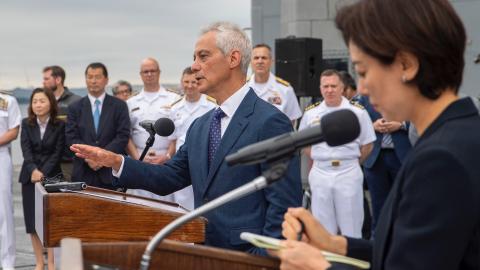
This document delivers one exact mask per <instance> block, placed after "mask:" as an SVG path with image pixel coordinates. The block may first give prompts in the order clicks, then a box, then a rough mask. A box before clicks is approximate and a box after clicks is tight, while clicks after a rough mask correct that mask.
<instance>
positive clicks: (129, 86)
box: [112, 80, 133, 95]
mask: <svg viewBox="0 0 480 270" xmlns="http://www.w3.org/2000/svg"><path fill="white" fill-rule="evenodd" d="M122 85H124V86H126V87H128V90H130V93H132V90H133V89H132V85H131V84H130V83H129V82H127V81H124V80H119V81H118V82H116V83H115V84H114V85H113V87H112V93H113V94H114V95H116V94H117V92H118V87H120V86H122Z"/></svg>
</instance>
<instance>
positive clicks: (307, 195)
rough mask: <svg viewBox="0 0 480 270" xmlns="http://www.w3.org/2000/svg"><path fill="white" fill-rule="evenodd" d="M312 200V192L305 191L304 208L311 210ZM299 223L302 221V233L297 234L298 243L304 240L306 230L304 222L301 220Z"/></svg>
mask: <svg viewBox="0 0 480 270" xmlns="http://www.w3.org/2000/svg"><path fill="white" fill-rule="evenodd" d="M310 198H311V194H310V190H308V189H307V190H305V193H303V199H302V207H303V208H305V209H307V210H308V209H309V208H310ZM299 221H300V231H299V232H298V234H297V241H300V240H302V235H303V231H304V230H305V224H303V221H301V220H299Z"/></svg>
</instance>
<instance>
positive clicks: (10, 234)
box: [0, 92, 22, 270]
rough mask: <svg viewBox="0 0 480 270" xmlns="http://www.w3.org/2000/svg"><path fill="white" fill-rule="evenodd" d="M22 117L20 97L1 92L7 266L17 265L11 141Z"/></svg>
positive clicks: (0, 170) (1, 227)
mask: <svg viewBox="0 0 480 270" xmlns="http://www.w3.org/2000/svg"><path fill="white" fill-rule="evenodd" d="M21 121H22V116H21V114H20V108H19V107H18V103H17V100H16V99H15V98H14V97H13V96H11V95H9V94H6V93H2V92H0V236H1V239H0V242H1V247H0V262H1V266H2V269H4V270H11V269H14V266H15V227H14V220H13V201H12V177H13V166H12V157H11V153H10V151H11V150H10V142H11V141H13V140H15V139H16V138H17V136H18V132H19V130H20V123H21Z"/></svg>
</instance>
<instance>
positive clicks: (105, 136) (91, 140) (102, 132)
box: [65, 95, 130, 185]
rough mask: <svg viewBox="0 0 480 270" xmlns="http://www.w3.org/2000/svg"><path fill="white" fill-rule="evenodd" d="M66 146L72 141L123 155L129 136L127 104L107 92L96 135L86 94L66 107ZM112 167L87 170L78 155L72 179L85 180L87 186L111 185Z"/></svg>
mask: <svg viewBox="0 0 480 270" xmlns="http://www.w3.org/2000/svg"><path fill="white" fill-rule="evenodd" d="M65 133H66V140H67V146H68V147H70V145H72V144H75V143H80V144H88V145H93V146H98V147H101V148H104V149H107V150H109V151H112V152H115V153H119V154H124V153H125V148H126V146H127V143H128V138H129V136H130V117H129V115H128V108H127V104H126V103H125V102H124V101H122V100H119V99H117V98H115V97H112V96H110V95H105V99H104V101H103V105H102V112H101V114H100V122H99V128H98V134H96V133H95V127H94V125H93V114H92V107H91V104H90V100H89V99H88V96H85V97H83V98H81V99H80V100H78V101H75V102H74V103H72V104H70V106H68V116H67V125H66V128H65ZM112 179H113V176H112V169H111V168H102V169H100V170H98V171H94V170H92V169H90V167H89V166H88V164H87V163H86V162H85V161H84V160H83V159H80V158H77V157H75V158H74V160H73V172H72V180H73V181H84V182H86V183H87V184H89V185H92V184H93V185H95V184H97V183H103V184H107V185H108V184H111V183H112Z"/></svg>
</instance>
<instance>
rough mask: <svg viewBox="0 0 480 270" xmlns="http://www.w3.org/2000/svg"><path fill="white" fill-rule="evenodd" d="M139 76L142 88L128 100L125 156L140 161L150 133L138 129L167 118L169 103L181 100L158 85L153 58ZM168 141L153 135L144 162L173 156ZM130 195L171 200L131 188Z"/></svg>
mask: <svg viewBox="0 0 480 270" xmlns="http://www.w3.org/2000/svg"><path fill="white" fill-rule="evenodd" d="M139 73H140V77H141V79H142V81H143V89H142V90H141V91H140V93H138V94H137V95H135V96H133V97H132V98H130V99H129V100H128V101H127V105H128V111H129V115H130V120H131V123H130V139H129V142H128V147H127V153H128V154H129V155H130V157H132V158H133V159H139V158H140V155H141V154H142V152H143V150H144V149H145V142H146V141H147V139H148V138H149V137H150V134H149V133H148V132H147V131H146V130H145V129H144V128H143V127H141V126H140V122H142V121H145V120H152V121H155V120H157V119H159V118H162V117H163V118H169V117H170V114H171V108H172V104H174V103H175V102H177V101H179V100H181V99H182V97H181V96H180V95H179V94H177V93H176V92H174V91H173V90H170V89H166V88H165V87H163V86H162V85H161V84H160V74H161V69H160V64H159V63H158V61H157V60H156V59H154V58H151V57H148V58H145V59H144V60H143V61H142V62H141V64H140V72H139ZM170 143H171V139H169V138H167V137H160V136H158V135H155V142H154V143H153V145H152V147H151V148H150V149H149V151H148V153H147V155H146V156H145V158H144V160H143V161H144V162H147V163H151V164H163V163H164V162H166V161H167V160H169V159H170V158H171V157H172V156H173V154H174V153H175V145H171V144H170ZM129 192H130V193H132V194H135V195H140V196H144V197H149V198H155V199H160V200H165V201H173V197H172V195H167V196H159V195H156V194H154V193H152V192H149V191H146V190H140V189H131V190H129Z"/></svg>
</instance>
